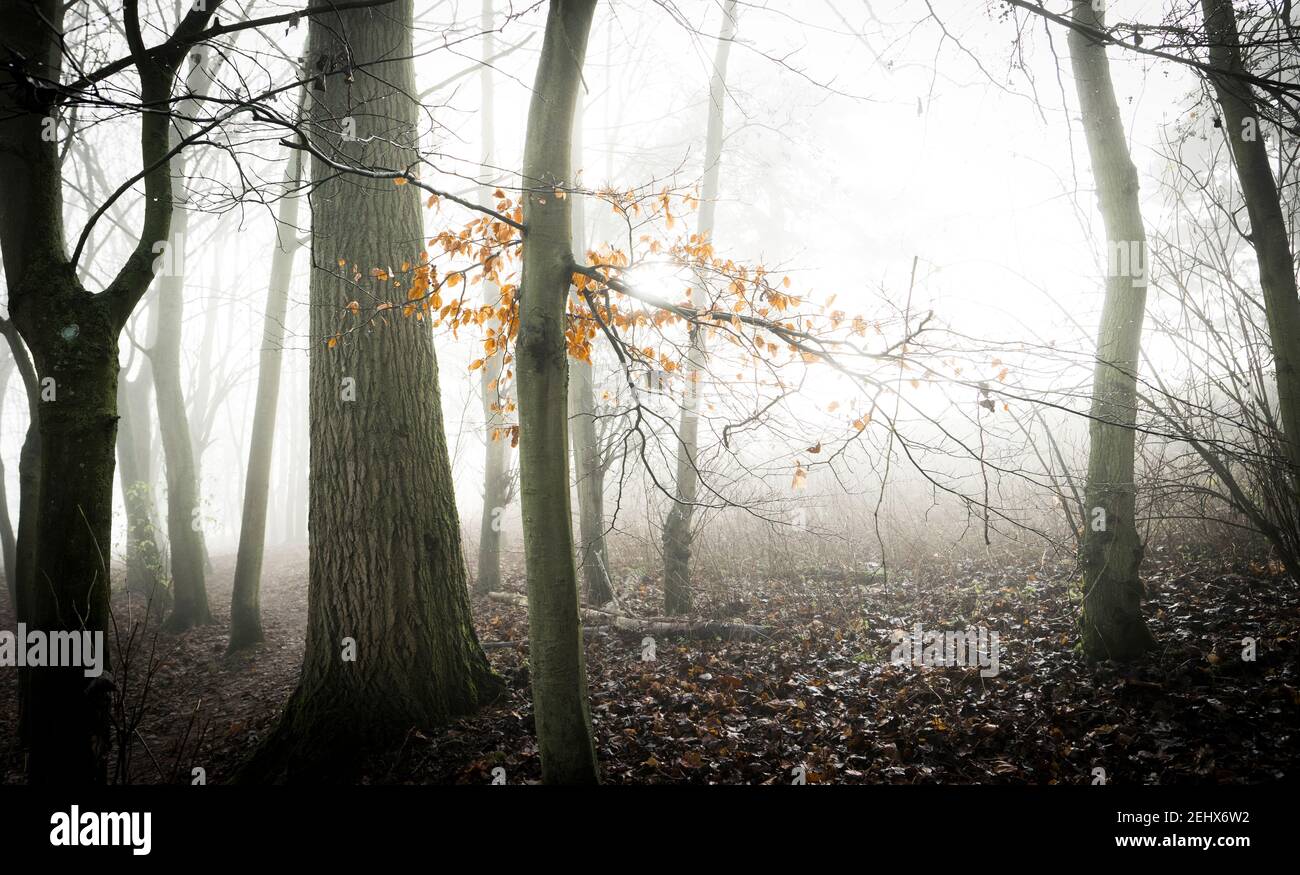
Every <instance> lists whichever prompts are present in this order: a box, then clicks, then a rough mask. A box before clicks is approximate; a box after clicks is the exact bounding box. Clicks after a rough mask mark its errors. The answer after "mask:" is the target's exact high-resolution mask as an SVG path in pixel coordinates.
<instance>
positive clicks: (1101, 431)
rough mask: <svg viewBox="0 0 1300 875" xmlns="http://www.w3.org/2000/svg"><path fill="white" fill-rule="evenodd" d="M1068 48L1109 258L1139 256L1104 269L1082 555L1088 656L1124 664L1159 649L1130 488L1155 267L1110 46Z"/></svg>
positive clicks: (1084, 20)
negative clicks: (1148, 277)
mask: <svg viewBox="0 0 1300 875" xmlns="http://www.w3.org/2000/svg"><path fill="white" fill-rule="evenodd" d="M1073 17H1074V20H1075V21H1076V22H1078V23H1079V24H1081V25H1084V26H1086V27H1091V28H1099V27H1101V26H1102V18H1103V16H1102V14H1101V13H1099V12H1097V11H1095V10H1094V9H1093V6H1092V2H1091V0H1075V3H1074V9H1073ZM1069 46H1070V61H1071V64H1072V66H1073V69H1074V82H1075V88H1076V91H1077V93H1078V96H1079V105H1080V109H1081V111H1082V115H1083V128H1084V133H1085V135H1086V137H1087V141H1088V154H1089V156H1090V158H1091V162H1092V175H1093V179H1094V180H1095V182H1096V186H1097V199H1098V203H1099V206H1100V210H1101V216H1102V221H1103V224H1104V225H1105V228H1106V241H1107V250H1108V259H1109V257H1110V256H1109V253H1110V252H1113V251H1115V248H1116V247H1123V251H1125V252H1128V253H1132V254H1133V255H1136V256H1137V258H1135V259H1133V263H1131V264H1130V266H1129V267H1130V269H1129V270H1128V271H1127V273H1128V274H1130V275H1127V276H1126V275H1123V274H1124V273H1126V271H1122V270H1118V269H1108V270H1107V276H1106V297H1105V302H1104V304H1103V306H1102V316H1101V326H1100V328H1099V330H1098V335H1097V363H1096V366H1095V369H1094V371H1093V386H1092V409H1091V417H1092V418H1091V420H1090V423H1089V437H1090V444H1089V449H1088V482H1087V487H1086V490H1085V497H1084V501H1085V504H1086V507H1087V509H1088V513H1089V517H1088V521H1087V524H1086V525H1085V527H1084V535H1083V543H1082V548H1081V551H1080V553H1081V555H1080V563H1081V566H1082V571H1083V611H1082V616H1081V618H1080V622H1081V626H1082V638H1083V650H1084V653H1085V654H1087V655H1088V656H1089V657H1090V658H1094V659H1107V658H1108V659H1115V660H1121V661H1124V660H1131V659H1134V658H1137V657H1138V656H1140V655H1142V654H1143V653H1145V652H1146V651H1147V650H1149V649H1150V648H1151V647H1152V646H1154V642H1153V640H1152V638H1151V633H1150V632H1149V631H1148V630H1147V627H1146V622H1145V620H1144V619H1143V617H1142V596H1143V588H1142V581H1141V578H1140V577H1139V576H1138V569H1139V566H1140V564H1141V561H1142V549H1143V548H1142V543H1141V540H1140V539H1139V537H1138V531H1137V522H1136V520H1135V518H1134V517H1135V504H1136V488H1135V486H1134V482H1133V455H1134V425H1135V423H1136V421H1137V370H1138V360H1139V357H1140V355H1141V342H1142V321H1143V316H1144V311H1145V307H1146V285H1145V278H1143V279H1141V280H1139V279H1138V277H1137V276H1135V275H1134V274H1137V273H1139V271H1141V272H1143V273H1145V268H1146V266H1147V265H1148V264H1149V259H1148V258H1147V254H1146V253H1147V249H1146V232H1145V230H1144V228H1143V226H1142V214H1141V211H1140V209H1139V206H1138V178H1137V170H1136V168H1134V166H1133V161H1132V159H1131V158H1130V157H1129V153H1128V146H1127V142H1126V140H1125V138H1124V127H1123V123H1122V121H1121V119H1120V115H1119V107H1118V106H1117V104H1116V102H1115V90H1114V87H1113V85H1112V84H1111V78H1110V66H1109V62H1108V61H1107V59H1106V50H1105V47H1104V46H1102V45H1099V44H1097V43H1096V42H1094V41H1093V40H1092V39H1091V38H1089V37H1088V36H1085V35H1084V34H1083V33H1081V32H1080V31H1078V30H1073V29H1072V30H1071V31H1070V36H1069ZM1138 259H1140V264H1139V262H1138ZM1115 262H1116V265H1119V264H1120V263H1121V262H1120V261H1119V260H1118V259H1115Z"/></svg>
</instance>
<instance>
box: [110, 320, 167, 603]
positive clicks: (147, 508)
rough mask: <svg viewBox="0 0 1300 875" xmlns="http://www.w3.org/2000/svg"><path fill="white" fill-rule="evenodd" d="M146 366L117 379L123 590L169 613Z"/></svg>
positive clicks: (150, 327) (151, 333)
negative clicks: (123, 533) (123, 525)
mask: <svg viewBox="0 0 1300 875" xmlns="http://www.w3.org/2000/svg"><path fill="white" fill-rule="evenodd" d="M146 306H148V313H147V315H146V318H145V322H146V332H147V338H146V344H147V345H149V346H152V344H153V342H154V338H155V337H156V336H157V327H158V326H157V313H158V309H157V307H155V306H152V305H146ZM152 386H153V372H152V366H151V365H150V362H149V357H148V356H143V357H142V360H141V362H140V370H139V373H137V374H136V376H135V378H134V379H131V378H129V377H127V376H126V375H125V374H123V375H121V376H120V377H119V379H118V386H117V408H118V413H119V418H118V422H117V464H118V483H119V486H120V488H121V491H122V504H123V506H124V507H125V508H126V589H127V591H128V592H132V593H137V594H139V595H141V596H143V597H144V598H145V599H146V603H147V604H148V605H149V606H150V610H156V611H157V612H158V613H160V614H166V613H167V611H169V610H171V591H170V590H169V589H168V588H167V585H166V579H167V568H166V562H165V559H164V556H163V553H162V550H161V548H160V545H159V543H158V538H159V532H158V512H157V505H156V504H155V500H154V494H155V491H154V483H153V479H152V476H151V474H152V472H151V460H152V456H153V428H152V421H151V415H152V405H151V403H150V402H151V400H152V399H151V397H150V391H151V389H152Z"/></svg>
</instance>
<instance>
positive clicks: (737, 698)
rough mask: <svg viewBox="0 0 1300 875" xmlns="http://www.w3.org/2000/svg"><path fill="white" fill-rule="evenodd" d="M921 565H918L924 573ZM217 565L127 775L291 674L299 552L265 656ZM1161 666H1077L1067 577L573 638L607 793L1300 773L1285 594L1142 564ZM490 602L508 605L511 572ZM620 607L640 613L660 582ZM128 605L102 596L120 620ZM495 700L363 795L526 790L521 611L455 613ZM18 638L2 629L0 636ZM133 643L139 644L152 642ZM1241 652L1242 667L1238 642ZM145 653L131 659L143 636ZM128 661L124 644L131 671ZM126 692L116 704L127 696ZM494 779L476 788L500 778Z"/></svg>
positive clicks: (747, 599) (240, 747) (936, 586)
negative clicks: (479, 645) (989, 668)
mask: <svg viewBox="0 0 1300 875" xmlns="http://www.w3.org/2000/svg"><path fill="white" fill-rule="evenodd" d="M938 561H939V560H936V562H938ZM232 567H233V557H232V556H225V557H217V558H216V559H215V569H214V572H213V574H212V575H211V576H210V584H209V589H210V593H209V594H210V598H211V601H212V606H213V612H214V614H215V615H216V619H217V622H216V624H214V625H212V626H208V627H203V628H200V629H196V630H192V631H190V632H188V633H186V634H184V635H180V636H173V635H166V634H159V635H158V636H157V648H156V657H157V658H158V667H157V670H156V672H155V673H154V676H153V679H152V682H151V689H150V691H149V694H148V696H147V699H146V700H145V702H144V711H143V719H142V721H141V724H140V727H139V738H138V740H137V743H136V745H135V748H134V750H133V753H132V760H131V766H130V780H131V781H132V782H138V783H158V782H182V783H188V782H189V781H190V775H191V769H193V768H194V767H195V766H201V767H202V768H203V769H204V770H205V772H206V779H207V781H208V782H209V783H221V782H222V781H223V780H224V779H226V778H227V777H228V776H229V775H230V774H231V773H232V772H233V770H234V768H235V766H236V765H237V764H238V763H239V762H240V761H241V759H242V758H243V757H244V756H246V755H247V754H248V753H249V751H250V750H252V748H253V747H254V746H255V745H256V744H257V742H258V740H259V739H260V738H262V737H264V736H265V735H266V733H267V732H268V731H269V729H270V728H271V726H272V725H273V722H274V720H275V719H276V715H277V714H278V713H279V710H280V708H281V706H282V705H283V703H284V701H285V700H286V698H287V697H288V695H289V693H290V692H291V691H292V689H293V686H294V684H295V682H296V680H297V676H298V671H299V665H300V661H301V657H302V652H303V647H304V636H305V625H306V598H307V592H306V552H305V549H302V548H299V549H292V550H291V549H281V550H272V551H270V552H269V553H268V556H267V562H266V578H265V583H264V589H263V598H262V607H263V611H264V622H265V627H266V632H267V638H268V643H267V644H265V645H263V646H262V647H260V648H258V649H256V650H254V651H252V652H251V653H248V654H245V655H240V656H236V657H228V656H226V655H225V652H224V651H225V643H226V622H227V620H228V616H229V615H228V610H229V602H230V578H231V571H232ZM1144 573H1145V579H1146V583H1147V589H1148V601H1147V613H1148V616H1149V617H1150V626H1151V630H1152V632H1153V634H1154V635H1155V637H1156V639H1157V640H1158V641H1159V642H1160V649H1159V651H1158V652H1157V653H1155V654H1153V656H1152V658H1151V659H1150V660H1149V661H1148V662H1147V663H1145V664H1143V665H1140V666H1138V667H1135V668H1131V669H1119V668H1116V667H1114V666H1111V665H1106V664H1103V665H1100V666H1090V665H1089V664H1088V663H1087V662H1085V661H1084V659H1083V658H1082V657H1081V656H1080V655H1079V654H1078V653H1077V652H1075V650H1074V649H1073V642H1074V640H1075V637H1076V636H1075V634H1074V632H1075V630H1074V622H1075V620H1074V617H1075V611H1074V608H1073V603H1074V602H1073V596H1072V594H1071V586H1072V585H1074V577H1073V574H1072V567H1071V566H1070V565H1069V564H1066V563H1061V564H1051V563H1046V564H1044V563H1032V564H1026V565H1025V567H1013V566H1011V565H1008V564H1007V563H1005V562H997V563H994V562H989V561H985V562H970V563H962V564H953V565H952V566H951V567H940V566H932V567H930V568H929V570H928V574H927V576H928V578H929V579H928V580H927V581H926V583H925V585H924V586H922V587H918V586H916V585H915V584H913V583H911V582H909V581H906V580H901V579H893V578H891V579H890V580H889V582H888V583H885V582H883V581H882V580H880V579H879V577H859V578H857V579H849V580H844V579H840V580H828V579H810V578H808V577H807V576H799V577H797V578H795V579H785V580H764V581H761V582H748V583H747V582H745V581H740V580H726V581H721V580H718V581H706V582H705V583H704V584H703V585H702V586H701V592H700V593H699V595H698V596H697V608H698V616H700V617H709V618H726V619H727V620H729V621H733V622H744V623H750V624H757V625H763V626H766V627H769V628H770V629H771V630H772V633H771V635H770V637H767V638H763V639H759V640H749V641H721V640H712V641H681V640H674V639H672V638H669V637H664V636H660V637H659V638H658V639H657V640H656V642H655V647H654V654H653V656H654V659H653V660H646V659H643V656H644V655H647V654H646V653H645V651H644V650H643V646H642V645H643V636H642V635H640V634H636V633H629V632H621V631H616V630H613V629H609V628H605V627H602V628H600V629H599V630H597V631H596V632H595V633H594V634H593V635H592V636H591V637H589V639H588V644H587V651H586V657H587V672H588V679H589V686H590V693H591V710H592V718H593V722H594V726H595V736H596V744H597V755H598V757H599V759H600V762H601V765H602V769H603V774H604V780H606V781H607V782H609V783H679V782H689V783H789V782H791V781H793V780H795V777H794V776H796V775H799V774H802V775H803V777H804V779H805V780H806V781H807V782H809V783H898V784H916V783H1034V784H1047V783H1073V784H1085V783H1092V782H1094V781H1096V780H1099V779H1100V776H1101V774H1102V773H1101V772H1098V771H1097V770H1098V769H1101V770H1104V776H1105V780H1106V781H1108V782H1113V783H1143V784H1179V783H1221V782H1222V783H1253V782H1264V781H1271V780H1275V779H1278V778H1281V777H1283V776H1284V775H1294V774H1295V773H1296V772H1297V771H1300V592H1297V590H1296V588H1295V586H1294V585H1292V584H1290V583H1289V582H1288V581H1287V580H1286V579H1285V578H1282V577H1279V576H1278V575H1276V574H1275V573H1272V571H1271V570H1270V569H1269V568H1266V567H1263V566H1261V565H1260V564H1258V563H1249V562H1247V563H1242V562H1229V561H1227V560H1224V559H1221V558H1217V559H1216V558H1213V557H1202V558H1194V557H1190V556H1187V555H1182V556H1175V555H1172V553H1166V552H1164V551H1161V552H1158V553H1156V554H1155V555H1153V556H1150V557H1149V558H1148V560H1147V563H1146V565H1145V566H1144ZM506 579H507V581H508V588H510V589H513V590H515V591H517V592H522V591H523V579H522V571H521V569H518V568H515V569H513V571H512V572H511V573H507V575H506ZM641 581H642V582H641V583H640V584H634V585H633V587H632V588H631V591H628V592H624V593H622V594H621V598H620V600H621V603H622V607H623V609H624V610H625V611H627V612H630V613H634V614H637V615H638V616H646V617H649V616H654V615H657V614H658V613H659V610H658V609H657V606H658V604H659V603H660V601H661V598H662V592H661V591H660V589H659V587H658V584H657V581H656V580H654V579H651V578H642V579H641ZM132 607H134V610H135V611H136V612H137V615H138V612H139V607H138V604H137V605H135V606H132V605H129V604H128V601H127V597H126V596H125V594H119V595H118V597H117V598H116V600H115V612H116V613H117V614H118V617H119V621H121V619H122V618H124V617H126V616H127V612H128V611H129V610H131V609H132ZM474 615H475V620H476V624H477V628H478V632H479V636H480V638H481V639H482V640H484V641H492V642H518V643H516V644H514V645H497V646H493V647H492V648H491V649H490V651H489V655H490V657H491V659H492V662H493V664H494V666H495V667H496V669H497V671H498V672H499V673H500V674H501V675H502V677H503V678H504V679H505V680H506V683H507V689H506V692H505V693H504V694H503V696H502V698H501V699H500V700H499V701H498V702H497V703H495V704H494V705H492V706H489V707H488V708H485V709H484V710H483V711H481V712H480V713H478V714H476V715H474V716H472V717H468V718H464V719H461V720H457V721H455V722H454V723H452V724H451V725H449V726H446V727H419V728H413V729H412V731H411V733H410V734H409V736H408V738H407V739H406V742H405V743H404V744H403V745H402V746H401V748H400V749H398V750H395V751H392V752H389V753H387V754H384V755H379V756H375V757H373V758H372V759H371V760H370V761H368V763H367V766H366V769H365V775H364V780H365V781H366V782H369V783H490V782H492V781H493V779H494V776H496V777H498V778H499V777H502V776H503V777H504V779H505V780H506V781H507V782H508V783H512V784H514V783H526V782H533V781H537V780H538V779H539V778H540V767H539V761H538V756H537V749H536V744H535V742H534V738H533V729H532V716H531V711H532V707H531V701H530V690H529V687H528V674H527V668H526V667H527V663H528V658H527V645H526V643H524V642H525V641H526V638H527V616H526V612H525V611H524V610H523V609H522V608H518V607H514V606H512V605H508V604H502V603H499V602H493V601H489V600H487V599H484V598H475V599H474ZM917 623H919V624H921V626H922V627H923V628H924V629H925V630H927V631H929V630H938V631H946V630H961V629H965V628H967V627H968V626H983V627H987V628H988V629H989V630H992V631H996V632H997V633H998V635H999V643H1000V645H1001V657H1000V661H999V671H998V673H997V674H996V676H987V677H986V676H982V675H981V671H980V668H979V667H969V668H967V667H930V666H922V667H914V666H912V665H893V664H891V651H893V649H894V641H893V639H892V638H891V634H890V633H891V630H894V629H907V630H911V629H912V628H913V627H914V624H917ZM13 627H14V624H13V617H12V613H11V612H10V611H9V609H8V608H7V607H6V608H5V609H4V611H0V628H9V629H12V628H13ZM148 637H149V639H151V640H152V638H153V633H152V632H150V633H149V636H148ZM1245 638H1253V639H1255V641H1256V642H1257V652H1256V654H1255V658H1254V659H1253V660H1250V659H1246V658H1243V657H1244V653H1243V651H1244V647H1243V639H1245ZM147 643H151V641H150V642H147ZM147 643H146V645H145V646H144V647H141V648H140V649H138V650H137V658H138V659H139V660H141V663H142V664H143V663H144V662H146V661H147V655H140V654H147V649H148V647H147ZM137 689H138V688H132V690H131V691H130V693H131V695H130V696H129V697H128V700H129V701H131V702H138V701H139V699H138V698H137V695H138V694H137V692H136V690H137ZM16 700H17V683H16V673H15V672H14V671H12V670H7V671H5V672H4V673H3V675H0V738H3V739H4V741H3V742H0V743H2V744H3V745H4V747H3V748H0V768H2V771H0V774H3V779H4V780H5V781H6V782H13V781H19V780H21V776H22V762H21V757H20V754H19V752H18V751H17V749H16V746H15V744H14V743H13V737H14V732H13V722H14V715H15V714H16ZM498 768H499V769H501V770H504V771H496V770H497V769H498Z"/></svg>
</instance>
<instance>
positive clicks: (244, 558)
mask: <svg viewBox="0 0 1300 875" xmlns="http://www.w3.org/2000/svg"><path fill="white" fill-rule="evenodd" d="M306 94H307V91H305V90H304V91H303V95H304V98H305V95H306ZM298 115H299V118H301V117H302V116H303V108H302V106H301V105H300V106H299V110H298ZM302 165H303V153H302V151H301V150H298V149H293V150H291V151H290V154H289V165H288V168H287V170H286V171H285V176H284V180H285V194H284V196H283V197H282V198H281V199H280V208H279V216H278V217H277V220H276V230H277V233H278V235H279V236H278V242H277V245H276V247H275V251H274V252H272V254H271V282H270V285H269V286H268V287H267V293H266V314H265V316H264V317H263V320H262V352H261V361H260V362H259V363H258V370H257V399H256V401H255V402H254V406H253V427H252V432H251V434H250V435H249V447H248V471H247V472H246V474H245V478H244V510H243V514H242V516H241V517H240V528H239V552H238V554H237V555H236V558H235V582H234V590H233V591H232V593H231V596H230V643H229V647H228V649H229V650H230V651H235V650H240V649H242V648H245V647H249V646H252V645H254V644H257V643H258V642H260V641H261V640H262V638H263V634H262V612H261V606H260V605H261V590H262V556H263V554H264V552H265V548H266V512H267V498H268V496H269V493H270V489H271V458H272V450H273V449H274V447H275V415H276V410H277V407H278V406H279V401H280V369H281V367H280V366H281V362H282V360H283V357H284V317H285V313H286V312H287V311H288V306H289V283H290V281H292V279H293V258H294V254H295V253H297V251H298V246H299V244H298V239H299V230H298V196H297V190H298V188H299V186H300V183H301V180H302Z"/></svg>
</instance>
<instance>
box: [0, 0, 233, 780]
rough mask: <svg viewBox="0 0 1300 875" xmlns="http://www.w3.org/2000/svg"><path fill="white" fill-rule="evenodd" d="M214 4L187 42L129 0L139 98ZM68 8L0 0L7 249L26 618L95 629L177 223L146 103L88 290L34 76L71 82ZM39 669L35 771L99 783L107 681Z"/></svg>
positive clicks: (161, 145)
mask: <svg viewBox="0 0 1300 875" xmlns="http://www.w3.org/2000/svg"><path fill="white" fill-rule="evenodd" d="M216 6H217V4H216V3H215V2H214V3H213V4H211V5H210V7H208V8H205V9H203V10H199V9H195V10H191V11H190V12H189V13H187V14H186V16H185V18H184V19H183V21H182V24H181V25H179V26H178V29H177V33H178V34H179V35H181V37H182V39H180V41H179V42H175V43H168V44H164V45H162V46H156V47H153V48H150V47H148V46H146V45H145V42H144V38H143V36H142V33H141V29H140V26H139V20H138V14H137V13H138V4H137V2H135V0H127V2H125V3H124V5H123V9H124V18H125V27H124V32H125V35H126V40H127V43H128V45H129V46H130V48H131V55H132V60H133V62H134V66H135V72H136V74H137V76H138V80H139V86H140V99H141V103H142V105H145V106H152V107H166V106H169V105H170V102H171V96H172V83H173V81H174V80H175V76H176V70H177V67H178V66H179V64H180V63H181V60H182V58H183V55H184V52H185V46H186V45H188V44H187V43H186V42H185V38H188V35H190V34H193V33H197V32H199V31H200V30H201V29H202V28H203V26H204V25H205V24H206V22H207V20H208V18H209V17H210V16H211V14H212V10H214V9H215V8H216ZM64 8H65V4H62V3H60V2H58V0H35V2H30V3H25V2H24V3H20V2H13V0H6V2H5V4H4V6H3V8H2V9H0V18H3V20H4V21H5V26H6V33H5V40H6V44H7V45H8V46H9V48H10V49H11V50H12V52H13V57H14V58H15V59H18V60H16V61H15V63H14V64H13V65H10V66H8V67H7V68H5V69H3V70H0V179H3V181H4V190H5V197H3V198H0V254H2V255H3V258H4V265H5V274H6V278H7V280H8V283H9V312H10V317H11V318H12V319H13V322H14V325H15V326H16V327H17V328H18V330H19V332H20V333H21V335H22V337H23V340H24V341H25V342H26V343H27V346H28V348H29V349H30V350H31V353H32V359H33V362H34V364H35V367H36V373H37V375H38V377H39V379H40V389H41V395H40V398H41V402H40V407H39V410H40V415H39V423H40V436H41V464H40V484H39V487H38V488H39V493H40V501H39V507H40V515H39V520H38V521H37V523H36V527H35V528H36V535H35V537H36V548H35V554H36V559H35V567H34V569H33V572H32V579H33V581H34V583H33V586H32V600H31V611H30V614H29V617H30V622H29V628H32V629H35V630H41V631H45V632H52V631H82V630H85V631H89V632H92V633H94V632H104V631H106V630H107V629H108V624H109V611H108V594H109V576H108V566H109V550H110V546H111V544H110V537H111V534H112V510H113V505H112V490H113V457H114V445H115V436H116V429H117V376H118V347H117V337H118V334H119V332H120V331H121V330H122V326H123V325H124V324H125V323H126V320H127V318H128V316H129V315H130V313H131V311H132V310H133V309H134V308H135V306H136V304H137V303H138V302H139V300H140V298H141V296H142V295H143V294H144V292H145V290H146V289H147V288H148V286H149V282H150V280H151V279H152V273H153V270H152V268H153V261H154V252H153V246H154V244H155V243H156V242H157V241H161V240H166V239H168V237H169V234H170V228H169V226H170V219H171V209H172V191H171V180H170V178H169V170H170V163H171V162H170V157H169V145H170V142H169V125H170V117H169V114H168V113H166V112H144V113H141V116H140V161H141V165H140V166H141V167H142V168H143V169H142V176H143V182H144V197H143V201H142V202H143V216H142V219H141V223H140V228H139V235H138V237H137V239H136V240H135V243H134V246H133V247H132V250H131V252H130V254H129V255H128V256H127V258H126V261H125V263H124V264H123V265H122V267H121V269H120V270H119V271H118V273H117V275H116V277H115V278H114V279H113V280H112V281H111V282H110V283H109V284H108V286H107V287H106V288H105V289H104V291H102V292H99V293H97V294H92V293H91V292H89V291H87V290H86V288H85V287H84V286H83V285H82V284H81V282H80V280H79V279H78V277H77V270H76V267H75V265H74V264H73V260H72V259H71V258H70V257H69V256H68V254H67V248H66V240H65V235H64V225H63V216H62V205H63V199H62V194H63V192H62V172H61V168H60V161H59V155H58V151H57V149H56V142H55V138H47V137H45V136H43V134H44V133H45V131H46V130H48V128H47V124H46V122H47V120H48V119H53V118H55V117H56V116H57V113H58V105H57V102H56V101H57V99H58V96H59V95H58V90H57V89H56V88H51V87H44V86H38V85H37V84H36V83H58V82H59V81H60V80H61V76H62V70H61V60H62V56H63V51H62V49H61V44H60V40H61V39H62V33H63V19H64ZM70 460H75V464H70ZM20 537H21V535H20ZM106 661H107V660H106ZM29 675H30V683H29V686H28V688H27V689H26V690H23V688H22V686H21V685H20V691H21V692H23V694H24V695H25V696H26V697H27V699H26V701H25V703H24V708H25V709H27V710H25V712H24V713H27V714H29V715H30V719H29V727H30V728H29V737H30V742H31V744H30V750H29V754H28V758H27V771H28V778H29V780H31V781H32V782H33V783H58V784H84V783H92V782H97V783H102V782H103V781H104V780H105V779H106V777H107V768H106V766H107V760H106V755H107V753H108V746H109V720H108V702H107V697H108V685H106V684H104V683H99V682H91V683H89V684H88V683H87V679H86V677H85V676H84V674H83V670H82V668H81V667H79V666H72V667H66V668H42V669H38V670H33V671H31V672H29Z"/></svg>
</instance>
